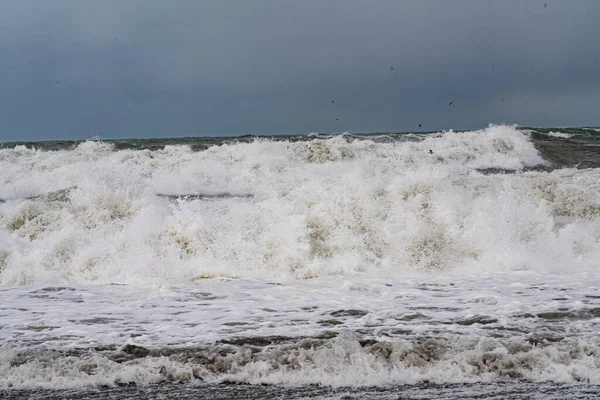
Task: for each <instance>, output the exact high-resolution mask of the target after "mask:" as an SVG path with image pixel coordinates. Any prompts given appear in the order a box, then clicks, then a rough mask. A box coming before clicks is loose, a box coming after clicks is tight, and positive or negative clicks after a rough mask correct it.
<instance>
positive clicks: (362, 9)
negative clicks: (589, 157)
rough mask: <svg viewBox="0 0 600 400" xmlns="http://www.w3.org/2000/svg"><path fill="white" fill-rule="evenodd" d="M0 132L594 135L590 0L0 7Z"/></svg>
mask: <svg viewBox="0 0 600 400" xmlns="http://www.w3.org/2000/svg"><path fill="white" fill-rule="evenodd" d="M392 67H393V69H392ZM330 100H335V103H333V104H331V103H330ZM449 102H454V103H453V104H452V105H451V106H449V105H448V104H449ZM0 120H1V127H0V140H3V141H8V140H45V139H72V138H90V137H92V136H101V137H104V138H118V137H173V136H209V135H210V136H212V135H239V134H246V133H255V134H277V133H309V132H343V131H349V132H375V131H414V130H417V131H418V130H419V128H418V125H419V124H422V129H423V130H437V129H472V128H479V127H484V126H487V124H488V123H490V122H493V123H518V124H522V125H535V126H586V125H600V1H598V0H569V1H567V0H521V1H513V0H502V1H500V0H410V1H403V0H389V1H388V0H369V1H367V0H364V1H357V0H302V1H291V0H290V1H287V0H271V1H267V0H215V1H205V0H170V1H167V0H2V1H1V2H0Z"/></svg>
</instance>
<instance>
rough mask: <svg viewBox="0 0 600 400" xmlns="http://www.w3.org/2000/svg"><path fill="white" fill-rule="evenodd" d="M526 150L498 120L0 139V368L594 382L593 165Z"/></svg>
mask: <svg viewBox="0 0 600 400" xmlns="http://www.w3.org/2000/svg"><path fill="white" fill-rule="evenodd" d="M430 150H431V152H430ZM544 164H546V163H545V161H544V160H543V159H542V158H541V156H540V154H539V153H538V152H537V150H536V149H535V147H534V145H533V144H532V142H531V141H530V140H529V135H528V134H526V133H523V132H520V131H518V130H517V129H516V128H515V127H510V126H490V127H489V128H487V129H484V130H482V131H477V132H444V133H440V134H435V135H429V136H425V137H411V138H408V139H407V140H405V141H402V140H396V141H384V142H383V143H382V142H381V141H378V140H375V139H364V140H350V139H349V138H348V136H335V137H330V138H324V139H313V140H311V141H299V142H286V141H272V140H267V139H257V140H256V141H254V142H251V143H237V144H236V143H229V144H224V145H222V146H215V147H211V148H209V149H208V150H205V151H202V152H193V151H192V150H191V149H190V148H189V147H187V146H166V147H165V148H164V149H163V150H159V151H149V150H141V151H132V150H125V151H113V149H112V147H111V145H109V144H106V143H102V142H98V141H89V142H85V143H82V144H80V145H79V146H78V147H77V148H76V149H74V150H61V151H38V150H32V149H27V148H26V147H24V146H18V147H16V148H14V149H3V150H0V182H2V185H0V198H1V199H4V200H6V201H5V202H4V203H0V283H1V284H2V286H0V296H2V304H1V305H0V312H1V314H0V315H1V316H0V325H2V330H0V340H2V342H3V343H4V344H3V346H2V347H1V348H0V387H9V386H12V387H39V386H45V387H67V386H79V385H88V384H115V383H119V382H136V383H151V382H158V381H163V380H170V381H177V380H187V379H192V378H202V379H205V380H215V381H219V380H226V379H229V380H240V381H244V382H251V383H258V382H270V383H274V382H276V383H291V384H301V383H328V384H336V385H343V384H349V383H353V384H361V385H369V384H382V383H391V382H395V383H398V382H406V383H412V382H417V381H423V380H429V381H433V382H470V381H492V380H499V379H506V378H507V377H508V378H510V377H518V378H522V379H527V380H530V381H544V380H550V381H559V382H577V381H587V382H598V381H597V377H598V376H600V375H598V369H599V364H600V361H599V360H598V354H600V350H599V349H600V347H599V346H600V343H599V340H598V338H597V334H596V332H597V330H598V328H599V327H598V324H599V323H600V317H599V314H598V310H600V306H599V305H598V302H599V301H600V300H598V299H600V297H598V288H600V277H599V272H600V271H599V266H600V265H599V263H600V261H599V260H600V203H599V202H598V199H600V171H599V170H597V169H586V170H575V169H562V170H555V171H552V172H538V171H528V172H524V171H522V170H523V169H526V168H528V167H534V166H538V165H544ZM490 169H491V170H493V171H496V172H499V171H503V170H513V171H515V170H516V171H517V172H516V173H493V174H492V173H489V172H490V171H489V170H490ZM159 194H160V195H164V196H158V195H159ZM194 194H196V195H199V196H196V197H194V196H189V197H185V196H184V197H177V196H175V195H194ZM202 195H209V196H204V197H203V196H202ZM247 195H252V196H247ZM169 196H171V197H169ZM235 196H240V197H235ZM113 284H119V285H113ZM120 284H125V286H121V285H120ZM561 335H562V336H561ZM273 336H281V337H284V338H288V339H289V340H288V339H286V340H285V341H284V342H283V343H272V344H269V345H267V346H262V347H261V348H260V349H259V350H257V349H256V348H254V347H253V346H251V345H244V344H237V345H233V344H231V343H230V344H227V343H226V342H227V341H230V342H231V341H232V340H233V341H235V340H239V339H240V338H241V339H248V338H264V337H273ZM303 340H309V341H311V340H312V341H314V342H310V343H307V342H302V341H303ZM364 340H371V341H372V342H366V344H365V342H364ZM428 340H432V341H430V342H428ZM361 341H362V342H361ZM303 343H304V344H303ZM311 343H312V344H311ZM425 343H429V344H427V345H425ZM126 344H134V345H139V346H144V347H147V348H148V349H150V350H152V351H154V352H155V353H152V354H150V355H149V356H148V357H145V358H139V359H127V360H125V361H123V360H116V359H115V358H114V357H117V356H118V354H120V352H119V349H120V348H122V346H124V345H126ZM98 346H100V347H102V346H105V347H106V346H108V347H109V348H110V347H111V346H116V349H113V350H110V351H103V350H98V351H94V350H92V349H93V348H95V347H98ZM427 346H429V347H427ZM259 347H260V346H259ZM186 348H188V349H189V348H192V349H195V350H193V352H196V353H197V354H196V353H194V354H196V355H197V356H198V357H199V358H193V357H192V358H190V359H187V358H185V354H188V353H185V351H184V350H182V349H186ZM161 349H163V350H164V349H171V350H173V352H174V353H169V354H162V353H160V351H162V350H161ZM228 349H229V350H228ZM231 349H233V350H231ZM190 351H192V350H190ZM69 352H71V353H69ZM232 352H233V353H232ZM115 354H116V355H117V356H115ZM219 354H220V355H219ZM223 354H225V356H224V355H223ZM207 360H208V361H207Z"/></svg>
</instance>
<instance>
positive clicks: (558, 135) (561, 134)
mask: <svg viewBox="0 0 600 400" xmlns="http://www.w3.org/2000/svg"><path fill="white" fill-rule="evenodd" d="M544 135H546V136H552V137H555V138H561V139H569V138H571V137H573V135H572V134H570V133H565V132H545V133H544Z"/></svg>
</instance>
